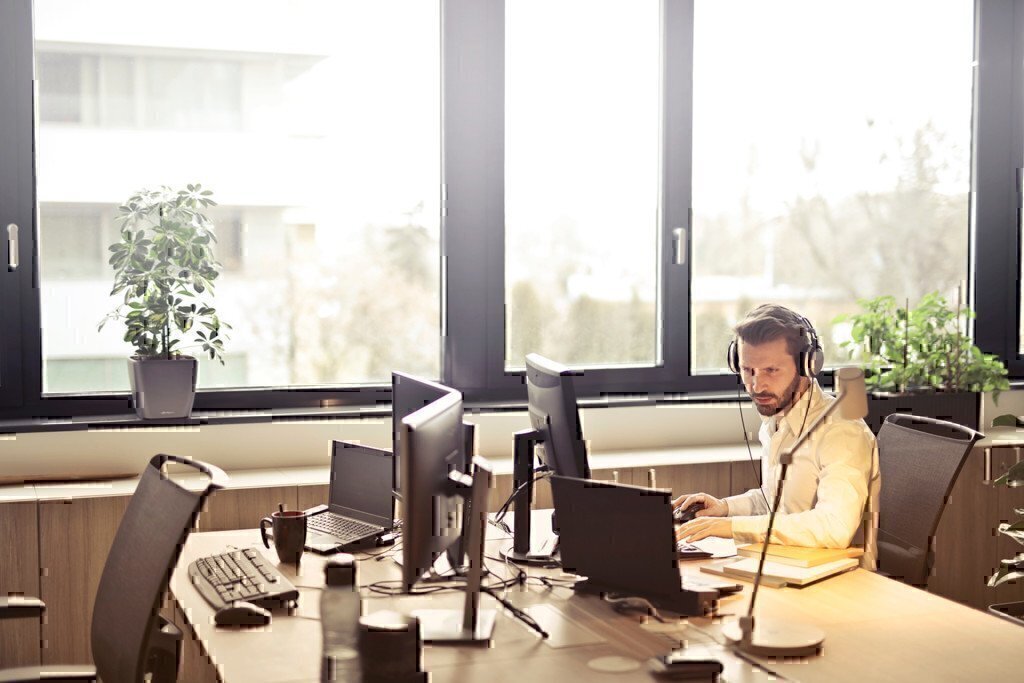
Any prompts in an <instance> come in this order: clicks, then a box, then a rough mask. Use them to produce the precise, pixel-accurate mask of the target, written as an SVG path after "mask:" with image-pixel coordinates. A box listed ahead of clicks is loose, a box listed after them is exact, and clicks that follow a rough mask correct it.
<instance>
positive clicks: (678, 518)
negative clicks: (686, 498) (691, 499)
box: [672, 503, 704, 524]
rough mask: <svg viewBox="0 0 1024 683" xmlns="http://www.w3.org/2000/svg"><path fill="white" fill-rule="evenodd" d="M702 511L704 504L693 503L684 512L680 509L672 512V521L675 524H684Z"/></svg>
mask: <svg viewBox="0 0 1024 683" xmlns="http://www.w3.org/2000/svg"><path fill="white" fill-rule="evenodd" d="M703 509H704V503H693V504H692V505H690V507H688V508H686V509H685V510H684V509H683V508H681V507H679V508H676V509H675V510H673V511H672V519H674V520H675V523H676V524H686V523H687V522H689V521H690V520H691V519H693V518H694V517H696V516H697V513H698V512H700V511H701V510H703Z"/></svg>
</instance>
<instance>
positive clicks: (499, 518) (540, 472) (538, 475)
mask: <svg viewBox="0 0 1024 683" xmlns="http://www.w3.org/2000/svg"><path fill="white" fill-rule="evenodd" d="M550 476H551V471H550V470H548V469H547V467H546V466H544V465H542V466H541V467H540V468H539V469H536V470H534V476H533V477H531V478H530V479H528V480H527V481H524V482H523V483H522V484H520V485H519V486H517V487H516V489H515V490H514V491H513V492H512V493H511V494H510V495H509V497H508V498H506V499H505V502H504V503H502V504H501V507H500V508H498V511H497V512H496V513H495V514H494V520H493V521H492V522H491V523H492V524H494V525H495V526H497V527H498V528H499V529H501V530H502V531H504V532H505V533H507V534H510V533H512V530H511V529H509V528H508V525H507V524H505V522H504V521H503V520H504V519H505V515H506V514H508V508H509V506H510V505H512V501H513V500H515V497H516V494H518V493H519V492H520V491H522V490H523V489H524V488H525V487H526V486H532V485H534V484H536V483H537V482H538V481H540V480H541V479H546V478H547V477H550Z"/></svg>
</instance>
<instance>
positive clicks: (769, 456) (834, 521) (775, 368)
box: [673, 304, 880, 569]
mask: <svg viewBox="0 0 1024 683" xmlns="http://www.w3.org/2000/svg"><path fill="white" fill-rule="evenodd" d="M734 332H735V339H734V341H733V344H732V345H730V347H729V355H730V367H732V369H733V371H734V372H739V374H740V376H741V378H742V380H743V384H744V387H745V388H746V390H747V393H748V394H749V395H750V397H751V399H752V400H753V402H754V405H755V407H756V408H757V412H758V413H760V415H761V430H760V433H759V438H760V441H761V446H762V454H761V480H762V486H761V488H755V489H751V490H750V491H747V492H746V493H743V494H741V495H737V496H730V497H728V498H725V499H722V500H720V499H718V498H715V497H714V496H711V495H708V494H706V493H694V494H690V495H684V496H680V497H679V498H677V499H676V500H675V501H674V502H673V505H674V506H675V507H681V508H683V509H685V508H688V507H689V506H691V505H693V504H694V503H702V504H703V506H704V508H703V509H702V510H700V511H699V512H697V516H696V518H695V519H693V520H692V521H690V522H687V523H686V524H683V525H682V526H680V527H679V529H678V530H677V531H676V538H677V539H679V540H685V541H697V540H700V539H702V538H706V537H708V536H720V537H725V538H735V539H736V542H737V543H758V542H761V541H763V540H764V536H765V534H766V533H767V530H768V514H769V511H770V509H769V505H770V504H771V503H774V500H775V492H776V489H777V486H778V477H779V473H780V471H781V465H780V464H779V455H780V454H781V453H782V452H783V451H784V450H785V449H786V448H788V447H790V446H792V445H793V444H795V442H796V440H797V438H798V437H799V435H800V434H801V433H802V432H803V431H804V430H805V429H807V428H808V427H809V426H810V425H812V424H814V422H815V420H816V419H817V418H818V416H819V415H820V414H821V413H822V412H824V411H825V409H826V408H827V407H828V405H829V404H830V403H832V401H834V400H835V399H834V398H833V397H831V396H828V395H826V394H825V393H824V392H823V391H822V390H821V387H820V386H819V385H818V383H817V381H816V380H815V379H814V375H816V374H817V373H818V372H820V370H821V365H822V362H823V359H822V353H821V346H820V344H819V342H818V337H817V333H816V332H815V331H814V328H813V327H811V324H810V322H809V321H808V320H807V319H806V318H804V317H803V316H800V315H797V314H796V313H794V312H793V311H791V310H789V309H788V308H785V307H783V306H777V305H773V304H766V305H763V306H759V307H758V308H756V309H754V310H753V311H751V312H750V313H749V314H747V316H746V318H744V319H743V320H742V321H741V322H740V323H739V324H738V325H736V327H735V329H734ZM879 487H880V477H879V471H878V449H877V446H876V444H875V437H874V436H873V435H872V434H871V431H870V430H869V429H868V428H867V425H865V424H864V421H863V420H856V421H849V420H843V419H842V418H840V417H838V416H837V415H836V414H835V413H833V415H832V416H830V417H829V418H828V419H827V420H826V422H825V424H823V425H822V426H821V427H820V428H819V429H818V430H817V431H816V432H815V433H814V434H813V435H812V436H811V437H810V438H809V439H807V440H806V441H805V442H804V444H803V445H802V446H801V447H800V448H799V450H797V451H796V452H795V453H794V454H793V463H792V464H791V465H790V466H789V469H788V470H787V473H786V482H785V485H784V487H783V492H782V501H781V507H780V509H779V514H778V515H777V516H776V518H775V525H774V527H773V528H772V539H771V540H772V542H773V543H782V544H786V545H798V546H807V547H822V548H846V547H848V546H850V545H851V543H854V542H855V541H856V542H857V543H855V544H858V545H860V544H864V545H865V556H864V559H863V560H862V561H861V566H864V567H868V568H872V569H873V568H874V566H875V554H876V548H875V538H874V536H875V534H874V533H873V532H874V528H875V527H876V526H877V524H875V523H872V524H869V525H868V528H867V533H866V536H867V537H868V540H867V542H866V543H865V542H864V540H863V536H864V535H865V534H863V533H862V531H863V530H862V526H863V525H862V522H863V521H864V520H865V519H870V517H866V516H865V504H866V503H867V501H868V499H869V493H870V499H871V500H872V501H877V500H878V492H879Z"/></svg>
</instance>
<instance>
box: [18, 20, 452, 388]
mask: <svg viewBox="0 0 1024 683" xmlns="http://www.w3.org/2000/svg"><path fill="white" fill-rule="evenodd" d="M147 8H148V9H147ZM121 9H123V7H122V5H121V4H120V3H116V2H112V1H107V0H103V1H99V2H95V3H90V4H89V6H88V7H87V8H86V7H84V6H82V5H81V3H77V2H74V1H73V0H37V2H36V33H35V60H36V72H37V76H38V80H39V119H40V125H39V130H38V145H39V149H38V157H37V169H38V175H39V181H38V193H39V199H40V213H39V247H40V269H39V271H40V293H41V302H40V306H41V321H42V337H43V359H42V362H43V392H44V393H89V392H97V391H125V390H127V387H128V378H127V372H126V371H125V370H124V369H123V367H122V370H121V371H120V372H118V371H116V370H114V369H112V368H116V367H117V366H118V365H120V366H123V365H124V363H123V359H124V358H125V357H126V356H127V355H129V354H130V352H131V349H130V347H129V346H128V345H126V344H125V343H124V342H123V341H122V340H121V336H122V334H123V329H122V328H121V327H120V326H119V325H117V324H108V325H106V327H104V329H103V330H102V331H101V332H98V331H97V329H96V328H97V324H98V323H99V321H100V320H101V319H102V318H103V316H104V314H105V313H106V312H107V311H108V310H110V309H111V308H112V307H113V302H112V300H110V299H108V297H107V292H108V291H109V289H110V282H111V280H112V273H111V271H110V269H109V267H108V266H107V264H106V259H107V256H108V255H109V252H108V251H107V246H108V245H109V244H111V243H112V242H113V241H114V239H115V238H116V237H117V228H116V225H115V223H114V220H113V219H114V217H115V216H116V215H117V212H116V205H117V203H118V202H119V201H122V200H124V199H125V198H127V197H128V196H129V195H130V194H131V193H132V192H133V191H135V190H137V189H140V188H143V187H156V186H159V185H164V184H167V185H173V186H180V185H183V184H185V183H190V182H201V183H202V184H203V185H204V186H205V187H207V188H209V189H211V190H213V191H214V198H215V199H216V200H217V201H218V202H219V203H220V205H221V206H220V207H218V208H217V209H215V210H213V211H212V213H211V218H213V219H214V222H215V223H216V226H217V233H218V238H219V244H218V250H217V251H218V258H219V259H220V260H221V261H222V263H223V264H224V266H225V269H224V273H223V276H222V278H221V279H220V280H218V288H217V308H218V311H219V312H220V314H221V315H222V318H223V319H224V320H225V321H227V322H229V323H230V324H231V325H232V326H233V327H234V332H233V334H232V335H231V338H230V340H229V342H228V345H227V354H226V357H225V360H226V367H225V368H224V369H212V368H207V367H205V366H204V367H202V368H201V370H200V386H201V387H221V388H246V387H294V386H325V385H332V386H333V385H357V384H364V383H378V384H379V383H385V382H388V381H389V379H390V372H391V370H392V369H402V370H405V371H408V372H414V373H418V374H422V375H426V376H429V377H435V378H436V377H439V376H440V334H441V332H440V301H441V295H440V271H439V266H440V254H439V232H440V226H439V213H440V211H439V207H438V198H439V195H440V182H441V181H440V169H439V164H438V158H439V146H440V102H439V97H440V83H439V82H440V56H439V43H438V40H439V37H438V36H439V21H440V10H439V5H438V4H437V3H434V2H424V1H423V0H407V1H405V2H394V1H391V2H387V3H379V2H352V3H330V2H323V3H304V4H302V5H294V4H289V5H281V4H279V3H274V2H256V3H218V5H217V6H216V7H211V6H210V5H209V3H202V2H198V1H194V0H193V1H189V2H185V3H184V4H182V3H179V4H177V5H176V6H175V9H174V11H173V12H167V11H165V10H166V8H160V7H157V6H155V5H152V6H139V7H138V8H137V9H136V11H133V12H132V13H131V14H130V15H127V16H125V15H124V14H123V12H121ZM115 15H117V17H118V18H117V19H116V20H115V19H114V16H115ZM200 15H201V16H202V21H201V22H196V21H192V20H189V18H190V17H192V18H193V19H194V18H195V17H196V16H200ZM241 16H244V17H246V20H245V21H241V22H240V21H239V17H241Z"/></svg>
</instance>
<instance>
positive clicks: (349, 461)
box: [306, 441, 394, 554]
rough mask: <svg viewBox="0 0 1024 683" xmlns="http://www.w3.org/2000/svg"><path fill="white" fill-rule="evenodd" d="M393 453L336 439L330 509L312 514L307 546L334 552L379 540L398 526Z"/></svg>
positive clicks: (314, 549)
mask: <svg viewBox="0 0 1024 683" xmlns="http://www.w3.org/2000/svg"><path fill="white" fill-rule="evenodd" d="M391 476H392V456H391V451H385V450H381V449H379V448H371V447H369V446H363V445H361V444H355V443H349V442H347V441H333V442H331V481H330V492H329V496H328V502H327V509H326V510H323V511H322V512H319V513H317V514H314V515H311V516H310V517H309V520H308V525H307V531H306V549H307V550H311V551H313V552H316V553H322V554H329V553H335V552H338V551H339V550H344V549H346V548H348V547H350V546H354V545H360V544H363V543H368V542H370V541H372V540H376V539H377V538H378V537H380V535H381V534H383V533H384V532H385V531H390V530H391V527H392V526H393V524H394V499H393V498H392V496H391Z"/></svg>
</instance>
